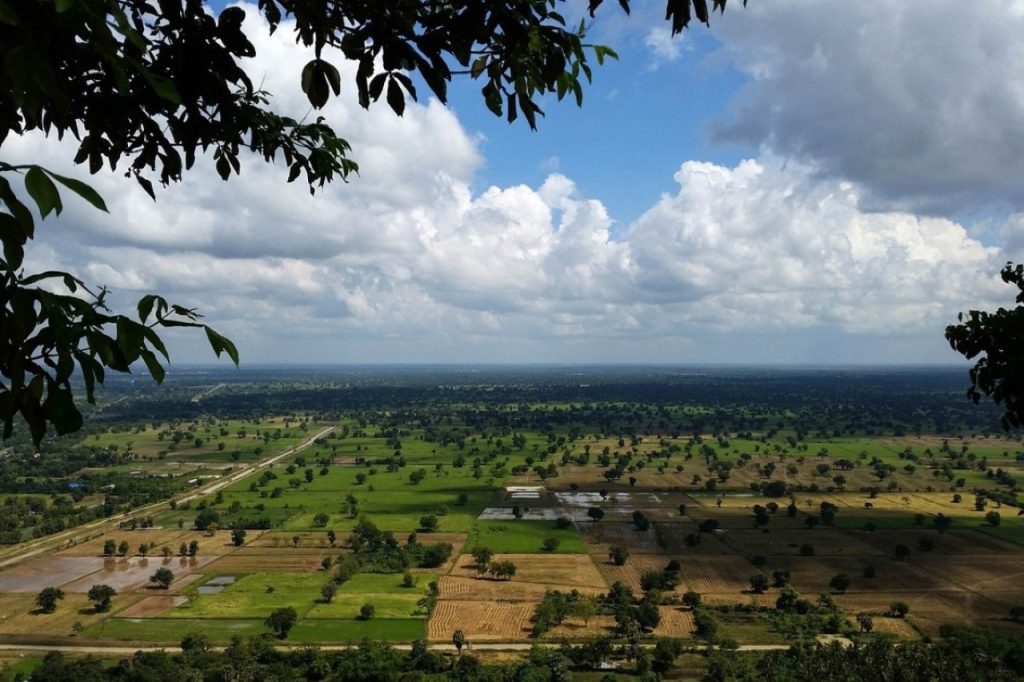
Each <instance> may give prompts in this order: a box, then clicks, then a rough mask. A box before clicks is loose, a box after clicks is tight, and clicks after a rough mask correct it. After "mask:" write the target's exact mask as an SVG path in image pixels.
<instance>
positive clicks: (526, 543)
mask: <svg viewBox="0 0 1024 682" xmlns="http://www.w3.org/2000/svg"><path fill="white" fill-rule="evenodd" d="M422 537H426V536H422ZM546 538H555V539H557V540H558V541H559V543H558V549H556V550H555V552H556V553H559V554H581V553H585V552H586V551H587V548H586V545H584V544H583V539H582V538H580V536H579V533H577V532H576V528H575V527H574V526H570V527H568V528H556V527H555V522H554V521H486V520H479V521H477V522H476V523H475V524H474V525H473V530H472V532H471V535H470V538H469V540H468V541H467V542H466V547H489V548H490V549H491V550H492V551H494V552H498V553H502V554H536V553H539V552H541V545H542V544H543V543H544V540H545V539H546Z"/></svg>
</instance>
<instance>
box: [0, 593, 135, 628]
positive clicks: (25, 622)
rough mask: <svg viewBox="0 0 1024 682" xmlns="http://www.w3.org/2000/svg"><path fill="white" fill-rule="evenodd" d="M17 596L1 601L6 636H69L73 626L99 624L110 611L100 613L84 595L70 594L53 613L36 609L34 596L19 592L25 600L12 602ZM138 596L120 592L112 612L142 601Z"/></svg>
mask: <svg viewBox="0 0 1024 682" xmlns="http://www.w3.org/2000/svg"><path fill="white" fill-rule="evenodd" d="M12 597H13V595H4V597H3V600H2V601H0V605H2V606H0V608H3V613H2V614H0V634H4V635H24V634H26V633H31V634H33V635H56V636H61V637H66V636H69V635H71V634H72V630H71V627H72V626H73V625H74V624H75V623H76V622H80V623H82V625H85V626H89V625H92V624H93V623H98V622H99V621H100V620H102V619H103V618H105V617H107V616H108V615H109V614H106V613H96V612H95V611H93V609H92V604H91V603H90V602H89V601H88V600H87V599H86V598H85V595H84V594H68V595H67V596H65V597H64V599H62V600H61V602H60V604H59V605H58V606H57V610H56V611H55V612H53V613H39V612H37V611H36V610H35V596H34V595H31V596H30V595H19V597H21V600H20V601H19V600H17V599H15V600H14V601H11V598H12ZM138 599H139V596H138V595H132V594H119V595H117V596H115V597H114V600H113V603H112V605H111V609H110V610H111V613H116V612H117V611H119V610H121V609H123V608H125V606H127V605H130V604H132V603H134V602H135V601H138Z"/></svg>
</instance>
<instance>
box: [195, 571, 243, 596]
mask: <svg viewBox="0 0 1024 682" xmlns="http://www.w3.org/2000/svg"><path fill="white" fill-rule="evenodd" d="M234 582H235V576H233V575H219V576H217V577H216V578H214V579H213V580H210V581H208V582H206V583H204V584H202V585H200V586H199V587H198V588H196V591H197V592H198V593H199V594H218V593H220V592H223V591H224V588H225V587H227V586H228V585H231V584H232V583H234Z"/></svg>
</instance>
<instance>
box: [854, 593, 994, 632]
mask: <svg viewBox="0 0 1024 682" xmlns="http://www.w3.org/2000/svg"><path fill="white" fill-rule="evenodd" d="M897 600H899V601H903V602H906V603H907V604H908V605H909V606H910V612H909V614H908V615H907V618H908V619H909V620H910V621H911V622H913V623H914V624H916V625H917V626H918V627H920V628H921V629H922V630H923V631H924V632H925V633H926V634H928V635H932V636H936V635H938V632H939V627H940V626H941V625H942V624H944V623H960V624H967V625H975V626H986V627H988V626H991V625H994V624H997V623H1002V622H1004V621H1005V620H1006V617H1007V611H1008V609H1007V607H1006V605H1005V604H1001V603H999V602H997V601H995V600H992V599H989V598H988V597H985V596H982V595H978V594H975V593H972V592H964V591H946V592H939V591H936V592H916V593H915V592H905V593H902V594H896V595H894V594H887V593H885V592H879V593H872V594H868V593H862V594H853V593H851V594H846V595H837V596H836V602H837V603H838V604H839V605H840V606H841V607H842V608H843V609H844V610H845V611H846V612H847V613H860V612H868V613H871V614H878V615H881V614H884V613H885V612H887V611H888V610H889V605H890V604H891V603H892V602H894V601H897Z"/></svg>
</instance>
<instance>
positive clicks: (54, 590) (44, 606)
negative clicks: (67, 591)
mask: <svg viewBox="0 0 1024 682" xmlns="http://www.w3.org/2000/svg"><path fill="white" fill-rule="evenodd" d="M63 598H64V591H63V590H61V589H60V588H58V587H44V588H43V589H42V590H41V591H40V592H39V594H37V595H36V606H38V607H39V610H40V611H42V612H43V613H53V612H54V611H56V610H57V602H59V601H60V600H61V599H63Z"/></svg>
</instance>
